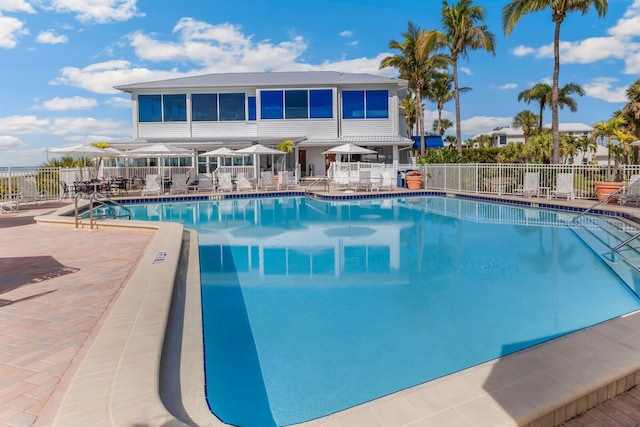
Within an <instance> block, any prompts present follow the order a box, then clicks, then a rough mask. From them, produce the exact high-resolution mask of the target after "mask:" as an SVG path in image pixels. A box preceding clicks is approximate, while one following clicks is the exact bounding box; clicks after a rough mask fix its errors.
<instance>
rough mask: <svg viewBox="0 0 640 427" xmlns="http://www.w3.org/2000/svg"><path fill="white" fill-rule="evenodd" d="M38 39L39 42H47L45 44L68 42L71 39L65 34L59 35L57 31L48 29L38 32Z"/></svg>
mask: <svg viewBox="0 0 640 427" xmlns="http://www.w3.org/2000/svg"><path fill="white" fill-rule="evenodd" d="M36 41H37V42H38V43H45V44H58V43H67V42H68V41H69V38H68V37H67V36H65V35H64V34H62V35H58V34H56V32H55V31H53V30H48V31H43V32H41V33H40V34H38V37H36Z"/></svg>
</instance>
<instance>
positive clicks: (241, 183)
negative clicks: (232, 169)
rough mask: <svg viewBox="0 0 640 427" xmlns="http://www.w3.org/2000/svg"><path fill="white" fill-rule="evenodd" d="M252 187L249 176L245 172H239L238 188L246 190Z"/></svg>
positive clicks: (237, 178)
mask: <svg viewBox="0 0 640 427" xmlns="http://www.w3.org/2000/svg"><path fill="white" fill-rule="evenodd" d="M252 189H253V185H252V184H251V181H249V178H247V177H246V176H245V175H244V174H243V173H239V174H238V176H237V177H236V190H238V191H246V190H252Z"/></svg>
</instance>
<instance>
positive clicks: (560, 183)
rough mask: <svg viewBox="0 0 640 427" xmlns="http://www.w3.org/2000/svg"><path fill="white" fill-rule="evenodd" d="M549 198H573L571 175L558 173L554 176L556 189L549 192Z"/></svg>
mask: <svg viewBox="0 0 640 427" xmlns="http://www.w3.org/2000/svg"><path fill="white" fill-rule="evenodd" d="M550 196H553V197H566V198H567V200H569V199H573V198H575V194H574V189H573V173H570V172H561V173H558V174H557V175H556V188H555V190H551V193H550Z"/></svg>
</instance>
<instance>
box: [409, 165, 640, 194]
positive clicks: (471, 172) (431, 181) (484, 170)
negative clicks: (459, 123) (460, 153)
mask: <svg viewBox="0 0 640 427" xmlns="http://www.w3.org/2000/svg"><path fill="white" fill-rule="evenodd" d="M407 167H409V166H407ZM414 168H415V169H420V170H422V171H423V172H424V173H425V174H426V187H427V188H428V189H433V190H441V191H452V192H461V193H478V194H482V193H484V194H497V195H522V189H523V187H524V176H525V173H526V172H537V173H539V180H540V181H539V184H540V187H541V188H543V189H545V190H546V191H551V192H553V190H554V189H555V188H556V178H557V174H558V173H572V174H573V188H574V196H575V197H576V198H579V199H593V198H595V197H596V194H595V186H594V182H595V181H606V180H607V167H606V166H592V165H537V164H485V163H482V164H438V165H436V164H428V165H420V166H417V167H414ZM617 171H618V180H623V181H625V182H628V181H629V178H630V177H631V176H632V175H639V174H640V165H620V166H619V167H618V168H617Z"/></svg>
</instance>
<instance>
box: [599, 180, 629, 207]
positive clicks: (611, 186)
mask: <svg viewBox="0 0 640 427" xmlns="http://www.w3.org/2000/svg"><path fill="white" fill-rule="evenodd" d="M594 184H595V186H596V195H597V196H598V200H604V199H605V198H606V197H607V196H608V195H609V194H611V193H613V192H614V191H617V190H619V189H620V188H622V187H623V186H624V182H618V181H616V182H609V181H596V182H594ZM617 202H618V198H617V197H615V196H614V197H611V198H609V200H608V201H607V203H617Z"/></svg>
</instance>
